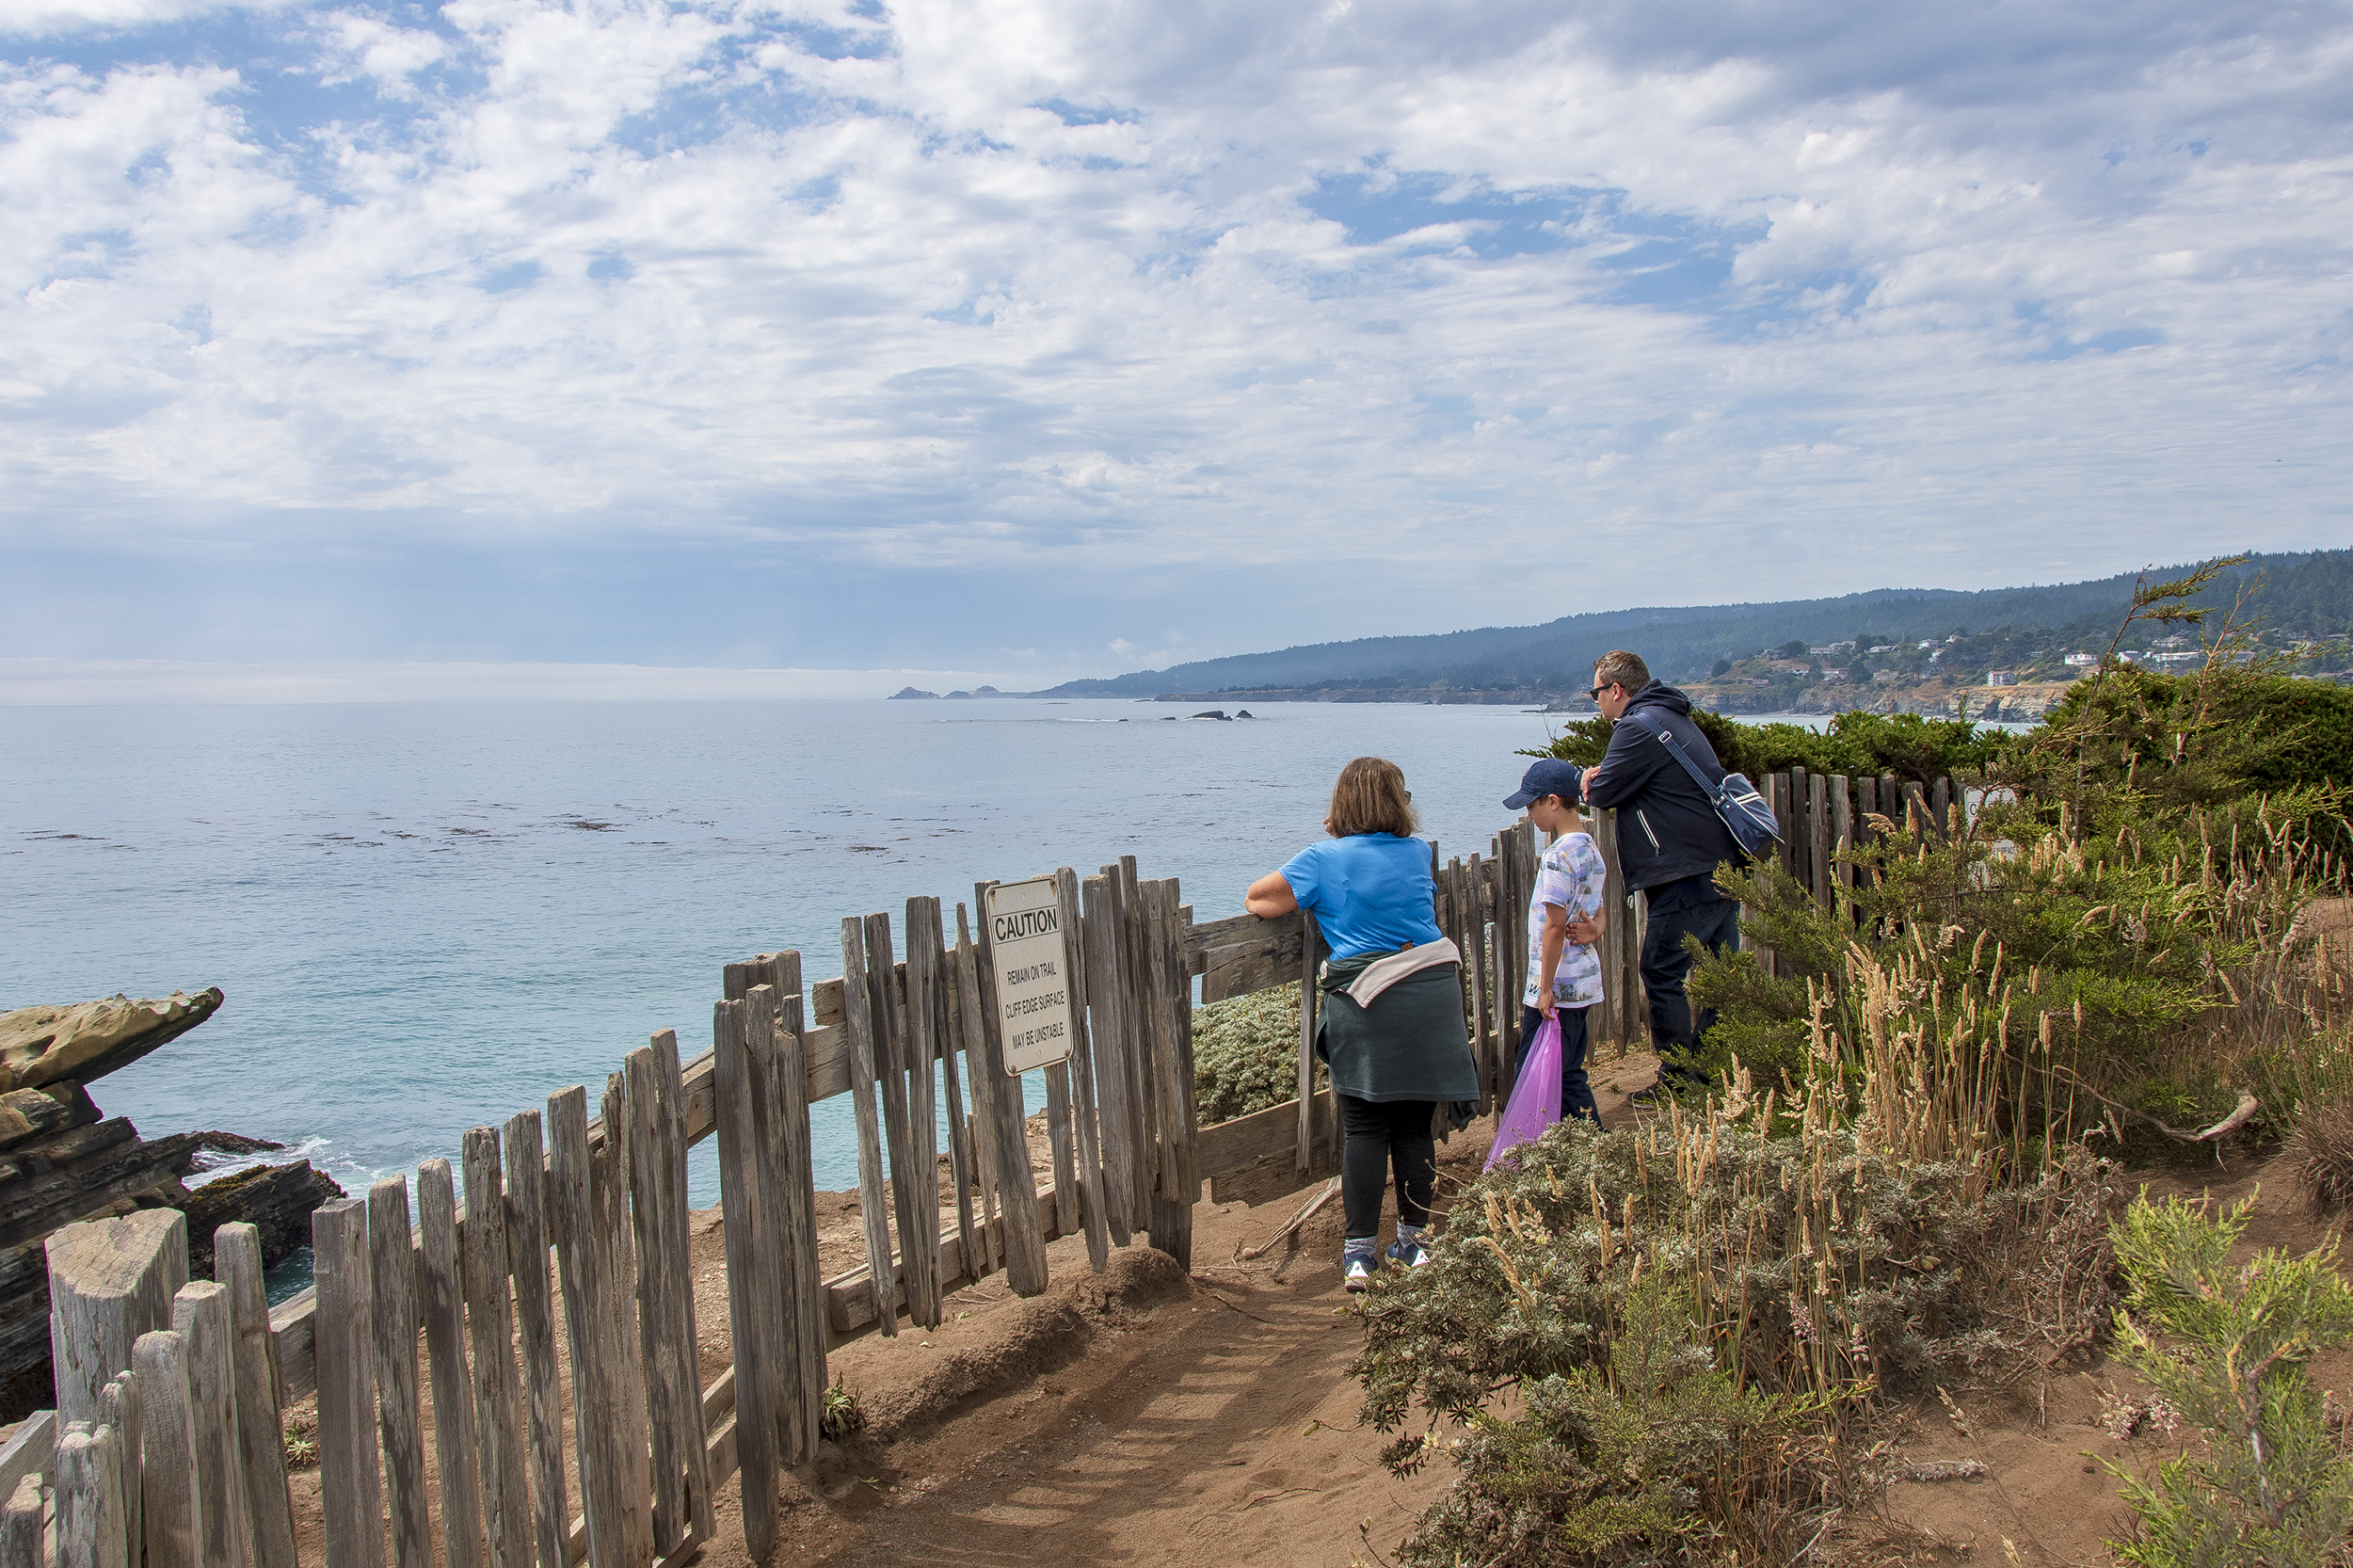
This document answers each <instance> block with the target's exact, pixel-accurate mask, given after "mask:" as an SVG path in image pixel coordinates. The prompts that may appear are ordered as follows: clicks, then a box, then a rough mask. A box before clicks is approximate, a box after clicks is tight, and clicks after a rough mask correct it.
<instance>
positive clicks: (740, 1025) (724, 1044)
mask: <svg viewBox="0 0 2353 1568" xmlns="http://www.w3.org/2000/svg"><path fill="white" fill-rule="evenodd" d="M750 1014H751V1008H750V1005H749V1003H747V1002H744V1001H741V1000H728V1001H721V1002H718V1003H716V1004H714V1005H713V1007H712V1022H711V1028H712V1050H713V1055H714V1058H715V1061H716V1064H717V1080H716V1081H717V1083H718V1089H719V1099H718V1114H719V1208H720V1218H721V1227H722V1228H721V1232H720V1235H721V1240H723V1241H724V1242H725V1244H726V1247H727V1280H728V1327H729V1334H730V1344H731V1346H732V1350H733V1357H734V1364H735V1434H736V1435H735V1455H736V1464H737V1467H738V1470H739V1472H740V1474H741V1475H742V1478H743V1496H744V1550H745V1551H746V1552H747V1553H749V1554H750V1556H751V1559H752V1560H753V1561H755V1562H760V1561H764V1560H767V1558H768V1557H769V1555H770V1554H771V1553H773V1552H774V1551H775V1550H776V1532H777V1528H778V1519H779V1513H778V1509H777V1500H776V1468H777V1464H776V1414H777V1413H776V1408H775V1405H774V1404H773V1402H772V1400H773V1398H774V1392H775V1388H776V1372H775V1369H774V1368H773V1367H772V1366H771V1364H770V1362H771V1356H772V1353H773V1352H772V1349H771V1344H770V1340H769V1337H768V1335H767V1331H766V1328H765V1325H766V1324H767V1323H768V1322H769V1321H770V1315H769V1313H768V1311H767V1304H766V1303H764V1302H762V1301H760V1279H761V1278H762V1276H763V1273H764V1271H763V1270H762V1268H761V1266H760V1248H761V1247H762V1245H763V1244H764V1241H763V1238H765V1237H767V1236H768V1235H770V1234H771V1233H772V1232H771V1228H770V1226H769V1225H768V1224H767V1223H766V1210H767V1207H768V1194H767V1193H766V1192H764V1191H762V1188H763V1186H764V1179H765V1170H766V1167H765V1164H764V1162H763V1161H762V1160H760V1151H759V1142H758V1141H759V1123H758V1118H757V1117H756V1116H755V1115H754V1114H753V1103H752V1069H751V1055H750V1043H749V1041H748V1039H747V1038H746V1036H747V1034H748V1032H749V1027H750Z"/></svg>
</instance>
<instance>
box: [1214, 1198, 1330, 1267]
mask: <svg viewBox="0 0 2353 1568" xmlns="http://www.w3.org/2000/svg"><path fill="white" fill-rule="evenodd" d="M1339 1190H1340V1178H1339V1177H1338V1176H1334V1177H1333V1178H1332V1179H1331V1180H1330V1181H1328V1182H1326V1183H1325V1184H1324V1188H1323V1191H1322V1192H1318V1193H1317V1194H1316V1195H1315V1196H1314V1197H1312V1198H1309V1199H1308V1200H1307V1202H1306V1204H1305V1207H1303V1208H1301V1209H1300V1210H1299V1212H1298V1213H1296V1214H1294V1215H1292V1216H1291V1217H1290V1218H1289V1220H1287V1221H1285V1222H1284V1224H1283V1228H1282V1229H1280V1230H1278V1231H1276V1232H1275V1233H1274V1234H1273V1235H1272V1236H1270V1237H1268V1238H1267V1239H1266V1240H1263V1241H1261V1242H1259V1243H1258V1244H1257V1246H1255V1247H1249V1248H1245V1249H1244V1250H1242V1251H1241V1252H1239V1253H1237V1254H1235V1255H1234V1256H1236V1258H1237V1259H1238V1260H1240V1261H1241V1262H1244V1263H1247V1262H1249V1261H1250V1260H1251V1259H1252V1258H1257V1257H1264V1256H1266V1255H1267V1254H1269V1253H1271V1252H1273V1250H1274V1249H1275V1247H1276V1246H1277V1245H1279V1244H1280V1243H1282V1242H1284V1241H1287V1240H1289V1239H1290V1238H1291V1237H1293V1236H1295V1235H1297V1234H1298V1233H1299V1227H1300V1226H1301V1225H1304V1224H1306V1223H1307V1221H1308V1218H1309V1217H1310V1216H1311V1215H1313V1214H1314V1213H1315V1211H1316V1210H1317V1209H1319V1208H1322V1207H1323V1206H1324V1205H1325V1204H1327V1203H1330V1202H1331V1201H1332V1199H1333V1197H1334V1195H1335V1194H1337V1192H1339Z"/></svg>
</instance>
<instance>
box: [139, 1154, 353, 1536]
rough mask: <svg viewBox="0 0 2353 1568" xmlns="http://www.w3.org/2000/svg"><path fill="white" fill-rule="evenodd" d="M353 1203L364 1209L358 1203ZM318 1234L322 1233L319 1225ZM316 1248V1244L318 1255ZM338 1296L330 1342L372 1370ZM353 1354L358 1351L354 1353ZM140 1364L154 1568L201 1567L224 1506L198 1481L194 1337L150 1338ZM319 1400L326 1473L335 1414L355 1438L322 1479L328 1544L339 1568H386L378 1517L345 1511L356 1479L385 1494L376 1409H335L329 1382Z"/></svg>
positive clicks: (342, 1360)
mask: <svg viewBox="0 0 2353 1568" xmlns="http://www.w3.org/2000/svg"><path fill="white" fill-rule="evenodd" d="M347 1201H348V1202H349V1205H350V1207H351V1208H353V1209H354V1210H355V1211H357V1209H358V1207H359V1205H358V1202H357V1200H347ZM320 1212H324V1210H323V1209H322V1210H320ZM331 1223H332V1222H330V1224H331ZM312 1235H313V1236H314V1237H315V1236H316V1235H317V1230H316V1228H315V1227H314V1228H313V1231H312ZM335 1239H336V1238H333V1237H330V1240H335ZM315 1246H316V1243H315V1241H314V1242H313V1248H314V1256H316V1254H315ZM355 1250H356V1249H355ZM315 1266H316V1265H315V1263H314V1267H315ZM322 1278H324V1276H322ZM366 1280H367V1276H366V1273H365V1272H364V1271H363V1272H361V1274H360V1281H359V1283H360V1285H361V1286H362V1287H364V1286H365V1284H366ZM331 1294H333V1296H334V1297H335V1300H334V1306H335V1307H336V1309H337V1320H336V1322H335V1323H334V1324H333V1325H332V1332H331V1333H330V1334H329V1335H328V1339H329V1341H330V1344H331V1347H332V1349H333V1350H334V1351H335V1352H336V1354H337V1361H336V1363H335V1365H336V1366H337V1367H338V1368H341V1367H343V1366H344V1365H346V1364H348V1363H350V1362H355V1361H356V1362H357V1363H358V1364H359V1365H360V1367H361V1368H362V1369H363V1371H364V1368H365V1366H366V1358H367V1347H366V1346H365V1345H360V1344H346V1341H347V1340H348V1339H349V1337H350V1336H349V1333H348V1327H349V1322H348V1315H347V1314H343V1313H342V1312H341V1311H340V1306H341V1295H340V1288H338V1290H337V1291H336V1292H332V1293H331ZM362 1326H364V1322H363V1325H362ZM347 1351H348V1352H356V1353H352V1354H346V1353H345V1352H347ZM132 1361H133V1365H134V1374H133V1375H135V1376H136V1378H137V1379H138V1384H139V1416H140V1422H141V1425H142V1427H143V1429H144V1430H143V1431H142V1432H140V1434H139V1446H140V1449H141V1452H140V1455H139V1522H140V1529H141V1532H142V1534H143V1535H144V1537H145V1543H144V1544H145V1546H146V1552H147V1568H196V1565H197V1564H198V1563H199V1562H200V1561H203V1559H202V1558H201V1557H200V1556H199V1553H200V1550H201V1547H200V1543H201V1542H202V1541H203V1539H204V1537H205V1534H206V1532H207V1529H208V1526H207V1522H206V1518H205V1515H206V1514H207V1513H208V1512H211V1511H213V1510H215V1509H217V1508H219V1507H220V1506H222V1505H221V1503H220V1501H219V1500H218V1499H216V1498H213V1497H211V1496H207V1495H206V1494H205V1493H204V1492H203V1491H202V1490H201V1489H200V1487H199V1486H198V1485H197V1483H196V1413H195V1396H194V1392H193V1389H192V1387H191V1385H190V1383H189V1379H188V1342H187V1339H186V1337H185V1336H184V1335H182V1334H181V1333H180V1332H179V1331H178V1330H177V1329H159V1330H156V1331H153V1332H152V1333H148V1334H142V1335H140V1336H139V1337H138V1343H137V1344H136V1346H135V1347H133V1350H132ZM346 1381H347V1380H345V1379H343V1378H338V1379H337V1384H338V1395H339V1397H340V1393H341V1387H340V1385H341V1384H344V1383H345V1382H346ZM319 1395H320V1400H321V1403H320V1407H319V1435H320V1446H319V1455H320V1464H321V1467H322V1471H323V1472H325V1471H326V1465H327V1464H328V1449H327V1446H326V1445H327V1434H328V1431H329V1426H328V1418H329V1416H332V1417H333V1419H334V1423H335V1424H334V1429H333V1430H335V1431H336V1432H339V1433H344V1435H345V1436H346V1437H347V1439H348V1440H347V1441H345V1442H344V1443H343V1444H341V1445H339V1449H338V1457H339V1458H340V1461H341V1463H340V1464H339V1465H338V1468H339V1469H340V1470H342V1471H343V1472H344V1474H343V1475H341V1476H339V1475H337V1474H335V1473H333V1472H326V1473H323V1474H322V1476H321V1481H322V1488H321V1490H322V1493H323V1496H324V1500H325V1501H326V1503H327V1505H328V1506H327V1534H328V1540H329V1541H332V1542H337V1543H339V1544H343V1545H344V1549H345V1552H346V1555H344V1556H343V1557H339V1558H337V1559H336V1560H335V1561H336V1568H343V1564H344V1563H346V1562H352V1563H361V1564H374V1565H376V1568H381V1564H382V1563H383V1561H384V1525H383V1520H382V1519H381V1517H380V1516H379V1515H378V1514H376V1513H375V1512H369V1513H368V1514H367V1516H366V1517H365V1518H364V1519H362V1520H358V1521H354V1520H352V1519H351V1518H350V1517H349V1515H348V1513H347V1512H346V1509H345V1507H344V1505H345V1504H347V1502H348V1500H349V1498H348V1494H349V1493H350V1492H352V1491H356V1490H360V1487H359V1486H356V1485H353V1484H351V1482H352V1481H353V1480H357V1481H359V1482H361V1483H364V1490H365V1492H366V1493H367V1494H368V1495H369V1496H376V1495H377V1494H376V1472H375V1469H374V1464H375V1460H376V1415H375V1412H374V1411H373V1410H370V1409H367V1408H366V1407H364V1406H363V1407H361V1409H360V1411H358V1412H357V1413H356V1415H357V1417H358V1418H357V1419H352V1418H351V1416H353V1414H354V1413H352V1412H347V1411H345V1410H344V1409H343V1408H342V1407H341V1405H340V1403H336V1404H334V1405H333V1407H332V1408H331V1409H330V1405H329V1402H328V1398H327V1396H328V1386H327V1385H324V1384H322V1385H321V1387H320V1390H319ZM360 1458H364V1459H365V1461H366V1462H367V1464H368V1465H369V1468H368V1470H367V1471H366V1472H365V1474H364V1475H362V1476H360V1477H357V1478H353V1477H352V1476H351V1475H350V1472H351V1470H352V1467H353V1466H352V1461H353V1460H355V1459H360ZM208 1568H209V1565H208Z"/></svg>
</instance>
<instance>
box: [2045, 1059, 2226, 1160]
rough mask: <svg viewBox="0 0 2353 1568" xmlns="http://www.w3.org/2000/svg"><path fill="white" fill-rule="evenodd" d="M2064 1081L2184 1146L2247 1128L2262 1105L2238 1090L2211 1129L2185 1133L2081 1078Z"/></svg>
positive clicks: (2073, 1077)
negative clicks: (2230, 1106) (2231, 1104)
mask: <svg viewBox="0 0 2353 1568" xmlns="http://www.w3.org/2000/svg"><path fill="white" fill-rule="evenodd" d="M2067 1078H2068V1079H2069V1080H2070V1081H2071V1082H2073V1084H2074V1085H2075V1087H2076V1088H2078V1089H2081V1090H2082V1091H2083V1092H2084V1093H2085V1094H2087V1095H2089V1096H2091V1097H2092V1098H2093V1099H2096V1100H2098V1101H2099V1102H2100V1103H2101V1104H2102V1105H2105V1106H2106V1107H2107V1108H2108V1109H2109V1110H2111V1111H2115V1112H2121V1113H2122V1114H2124V1115H2127V1116H2130V1117H2131V1118H2132V1119H2133V1120H2135V1121H2137V1122H2141V1123H2145V1124H2146V1125H2148V1126H2150V1127H2153V1128H2156V1129H2157V1130H2158V1131H2159V1132H2162V1133H2164V1134H2165V1135H2166V1136H2167V1137H2168V1138H2172V1139H2177V1140H2179V1141H2180V1142H2182V1143H2185V1144H2211V1143H2213V1142H2214V1141H2215V1140H2216V1139H2217V1138H2221V1137H2225V1136H2227V1135H2228V1134H2230V1133H2233V1132H2236V1131H2237V1130H2238V1129H2239V1128H2243V1127H2245V1126H2246V1125H2247V1123H2248V1121H2249V1119H2250V1118H2251V1117H2253V1115H2254V1114H2255V1112H2256V1111H2257V1110H2259V1109H2261V1106H2262V1102H2261V1101H2259V1100H2258V1099H2256V1098H2255V1096H2253V1095H2250V1094H2249V1093H2248V1092H2247V1091H2246V1090H2244V1089H2241V1090H2240V1091H2239V1094H2238V1105H2237V1107H2236V1108H2235V1109H2233V1111H2232V1112H2231V1113H2230V1114H2229V1115H2227V1116H2225V1117H2223V1118H2222V1119H2221V1120H2220V1121H2218V1122H2217V1123H2215V1124H2214V1126H2212V1127H2210V1128H2206V1130H2205V1131H2203V1132H2185V1131H2184V1130H2182V1129H2181V1128H2178V1127H2173V1126H2169V1124H2167V1123H2165V1122H2161V1121H2159V1120H2157V1118H2155V1117H2154V1116H2152V1115H2151V1114H2149V1112H2146V1111H2136V1110H2134V1109H2133V1108H2132V1107H2131V1106H2129V1105H2119V1104H2118V1103H2117V1102H2116V1101H2114V1100H2112V1099H2110V1098H2108V1097H2107V1096H2105V1095H2104V1094H2102V1093H2100V1091H2099V1090H2097V1089H2094V1088H2093V1087H2092V1086H2091V1085H2090V1084H2089V1083H2086V1082H2085V1081H2084V1080H2082V1079H2080V1078H2077V1077H2076V1076H2075V1075H2074V1074H2073V1073H2069V1074H2067Z"/></svg>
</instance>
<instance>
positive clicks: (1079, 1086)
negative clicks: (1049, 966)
mask: <svg viewBox="0 0 2353 1568" xmlns="http://www.w3.org/2000/svg"><path fill="white" fill-rule="evenodd" d="M1054 900H1055V905H1056V907H1057V908H1058V909H1059V911H1060V913H1061V918H1062V930H1063V942H1062V952H1063V973H1064V976H1066V977H1067V980H1068V983H1069V992H1070V1097H1071V1135H1072V1137H1073V1138H1074V1139H1075V1140H1076V1146H1075V1161H1074V1175H1075V1177H1076V1180H1077V1182H1078V1189H1077V1197H1078V1200H1079V1220H1080V1226H1081V1227H1082V1228H1083V1229H1084V1230H1085V1232H1086V1239H1087V1263H1088V1266H1089V1267H1091V1268H1092V1269H1093V1270H1094V1271H1095V1272H1096V1273H1098V1274H1099V1273H1101V1272H1104V1270H1106V1269H1108V1268H1110V1267H1111V1248H1112V1242H1111V1222H1110V1217H1109V1216H1108V1215H1107V1214H1106V1212H1105V1211H1104V1208H1103V1148H1102V1139H1101V1133H1100V1128H1099V1123H1098V1120H1097V1116H1098V1112H1097V1110H1096V1087H1095V1041H1094V1034H1093V1032H1092V1031H1090V1030H1089V1029H1088V1027H1087V949H1086V917H1085V911H1084V906H1083V905H1082V904H1081V903H1080V896H1079V874H1078V872H1074V871H1072V870H1071V869H1070V868H1069V867H1068V866H1063V867H1060V868H1058V869H1056V871H1055V872H1054Z"/></svg>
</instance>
